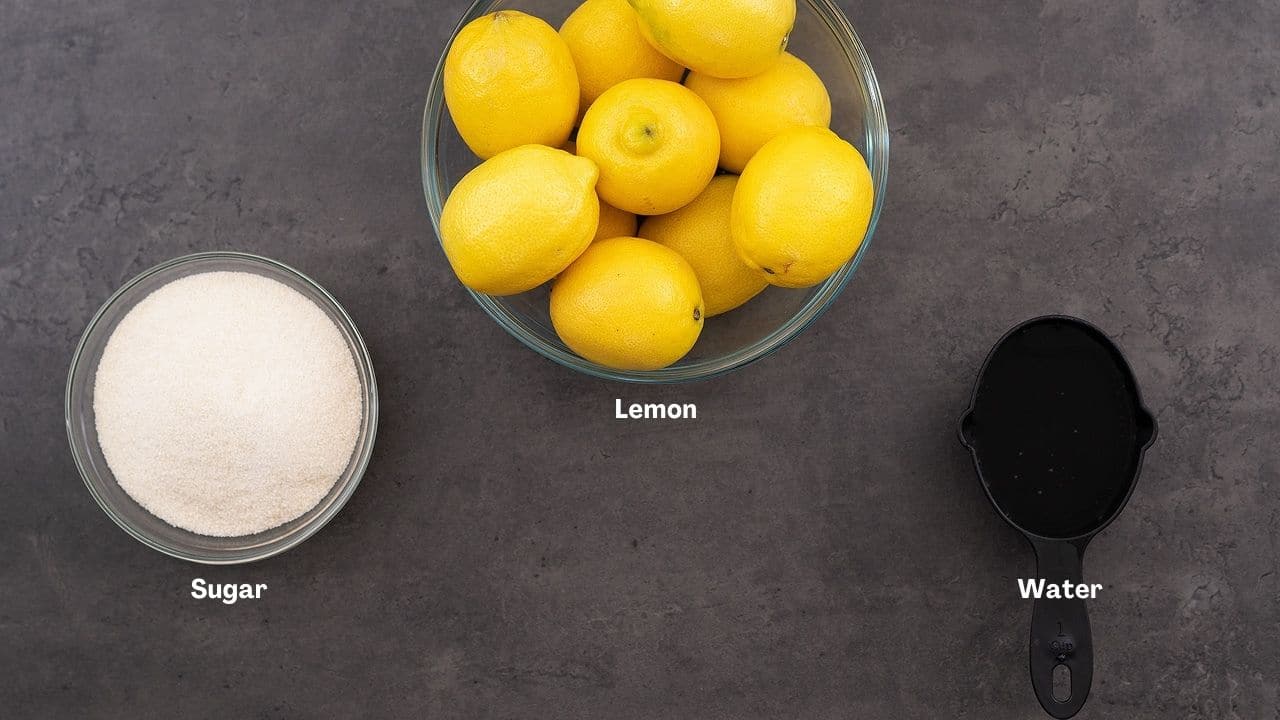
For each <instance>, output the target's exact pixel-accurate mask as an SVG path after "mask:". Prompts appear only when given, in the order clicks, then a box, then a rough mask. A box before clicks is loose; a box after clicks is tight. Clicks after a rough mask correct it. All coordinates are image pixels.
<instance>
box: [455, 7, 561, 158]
mask: <svg viewBox="0 0 1280 720" xmlns="http://www.w3.org/2000/svg"><path fill="white" fill-rule="evenodd" d="M444 99H445V103H446V104H447V105H448V106H449V114H450V116H451V117H452V118H453V124H454V125H456V126H457V128H458V134H459V135H461V136H462V139H463V140H465V141H466V143H467V146H468V147H470V148H471V150H472V152H474V153H475V154H476V155H479V156H480V157H481V158H490V157H493V156H494V155H497V154H498V153H500V152H502V151H503V150H509V149H511V148H513V147H518V146H520V145H528V144H539V145H548V146H551V147H558V146H560V145H563V144H564V141H565V140H568V139H569V133H570V132H572V130H573V124H574V121H576V120H577V118H578V74H577V71H576V70H575V69H574V66H573V56H572V55H570V53H569V47H568V46H567V45H565V44H564V40H562V39H561V38H560V36H559V35H558V34H557V33H556V31H555V28H552V27H551V26H550V25H548V24H546V23H545V22H543V21H542V20H539V19H538V18H535V17H532V16H530V15H526V14H524V13H522V12H518V11H516V10H501V11H498V12H495V13H490V14H488V15H485V16H483V17H479V18H476V19H475V20H472V21H471V22H469V23H467V26H466V27H464V28H462V30H460V31H459V32H458V36H457V37H456V38H454V40H453V44H452V45H451V46H450V47H449V53H448V55H446V56H445V60H444Z"/></svg>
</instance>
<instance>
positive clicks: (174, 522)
mask: <svg viewBox="0 0 1280 720" xmlns="http://www.w3.org/2000/svg"><path fill="white" fill-rule="evenodd" d="M66 422H67V434H68V438H69V440H70V443H71V451H72V455H73V457H74V459H75V462H76V466H77V467H78V468H79V470H80V475H81V477H83V479H84V482H85V485H86V486H88V488H89V491H90V493H92V494H93V497H94V499H95V500H97V502H98V504H99V505H100V506H101V507H102V509H103V510H104V511H105V512H106V513H107V515H108V516H110V517H111V519H112V520H114V521H115V522H116V524H118V525H119V526H120V527H121V528H123V529H124V530H125V531H126V532H128V533H129V534H130V535H132V536H133V537H135V538H136V539H138V540H139V541H141V542H142V543H144V544H146V545H148V546H150V547H152V548H154V549H156V550H159V551H160V552H163V553H165V554H168V555H171V556H173V557H177V558H181V559H184V560H190V561H193V562H200V563H209V564H233V563H244V562H251V561H254V560H260V559H263V558H266V557H270V556H272V555H276V554H278V553H282V552H284V551H285V550H288V549H290V548H292V547H294V546H296V545H298V544H299V543H301V542H302V541H304V540H306V539H307V538H309V537H311V536H312V535H314V534H315V533H316V532H317V531H319V530H320V528H322V527H324V525H325V524H326V523H328V522H329V520H331V519H332V518H333V517H334V516H335V515H336V514H337V513H338V511H339V510H341V508H342V506H343V505H344V504H346V502H347V500H348V499H349V498H350V497H351V495H352V493H353V492H354V491H355V489H356V486H357V485H358V484H359V483H360V479H361V477H362V476H363V475H364V471H365V468H366V466H367V465H368V463H369V458H370V456H371V454H372V451H373V443H374V436H375V435H376V432H377V424H378V392H377V385H376V382H375V379H374V373H373V366H372V363H371V361H370V358H369V352H368V350H367V348H366V347H365V344H364V341H363V340H362V339H361V337H360V333H359V332H358V331H357V330H356V326H355V323H354V322H352V320H351V318H350V316H348V315H347V313H346V312H345V311H344V310H343V309H342V307H341V306H340V305H339V304H338V302H337V301H336V300H335V299H334V298H333V297H332V296H331V295H329V293H327V292H326V291H325V290H324V289H323V288H322V287H320V285H319V284H317V283H316V282H314V281H313V280H311V279H310V278H308V277H307V276H305V275H303V274H302V273H300V272H298V271H297V270H294V269H293V268H291V267H289V266H287V265H284V264H282V263H279V262H276V261H274V260H270V259H267V258H263V257H258V256H255V255H249V254H245V253H235V252H210V253H199V254H196V255H188V256H185V257H180V258H177V259H175V260H171V261H169V262H166V263H162V264H160V265H158V266H156V267H154V268H151V269H150V270H147V271H146V272H144V273H142V274H141V275H139V276H138V277H136V278H134V279H133V280H130V281H129V282H128V283H126V284H125V285H124V287H122V288H120V290H118V291H117V292H116V293H115V294H114V295H113V296H112V297H111V298H110V299H109V300H108V301H107V302H106V304H105V305H103V306H102V308H101V309H100V310H99V311H98V312H97V314H96V315H94V317H93V319H92V320H91V321H90V322H89V325H88V327H87V328H86V330H85V332H84V335H83V337H82V338H81V340H80V344H79V346H78V347H77V349H76V352H75V355H74V357H73V359H72V361H71V370H70V373H69V375H68V378H67V392H66Z"/></svg>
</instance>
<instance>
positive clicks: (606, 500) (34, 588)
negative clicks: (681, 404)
mask: <svg viewBox="0 0 1280 720" xmlns="http://www.w3.org/2000/svg"><path fill="white" fill-rule="evenodd" d="M464 4H465V3H464V2H463V1H462V0H448V1H437V2H408V1H407V0H398V1H376V0H375V1H372V2H356V3H315V2H312V1H311V0H288V1H280V2H232V1H221V0H218V1H213V2H199V3H197V2H175V1H173V0H168V1H162V0H95V1H90V0H4V2H3V3H0V332H2V333H3V341H2V343H0V422H2V423H3V436H2V437H0V466H2V467H3V470H2V471H0V498H2V499H0V715H4V716H5V717H11V718H27V717H32V718H34V717H41V718H43V717H49V718H53V717H59V718H62V717H126V716H139V717H184V718H187V717H189V718H197V717H200V718H203V717H215V716H217V717H242V718H276V717H280V718H285V717H288V718H298V717H306V718H312V717H316V718H318V717H430V718H467V719H487V718H495V719H496V718H521V719H524V718H590V719H595V720H601V719H612V718H618V719H627V720H632V719H634V720H650V719H653V718H678V719H681V720H683V719H686V718H687V719H697V720H715V719H720V718H723V719H726V720H729V719H732V720H747V719H754V718H804V719H806V720H808V719H814V720H819V719H821V720H825V719H835V718H842V719H843V718H922V719H923V718H930V719H932V718H942V717H963V718H975V719H983V720H987V719H997V720H1003V719H1004V718H1036V717H1040V714H1039V711H1038V708H1037V707H1036V705H1035V701H1034V699H1033V698H1032V696H1031V693H1030V690H1029V687H1028V680H1027V677H1026V669H1025V667H1026V652H1027V651H1026V634H1027V627H1028V622H1029V607H1028V605H1027V604H1026V603H1024V602H1022V601H1020V600H1017V599H1016V598H1015V593H1014V590H1015V588H1014V580H1013V579H1014V578H1015V577H1018V576H1021V575H1026V574H1028V573H1030V572H1031V562H1032V561H1031V555H1030V553H1029V550H1028V548H1027V547H1026V546H1025V544H1024V542H1023V541H1022V539H1021V538H1020V537H1019V536H1017V535H1016V534H1015V533H1014V532H1013V531H1011V530H1009V529H1007V528H1006V527H1004V526H1002V525H1001V523H1000V522H999V521H998V520H997V519H996V517H995V516H994V515H993V513H992V512H991V511H990V509H989V508H988V506H987V505H986V502H985V500H984V498H983V496H982V495H981V492H980V490H979V487H978V485H977V484H976V482H975V479H974V475H973V471H972V469H971V467H970V466H969V464H968V461H967V458H966V457H965V455H964V454H963V453H962V451H961V449H960V447H959V446H958V445H957V442H956V439H955V433H954V427H955V421H956V419H957V416H958V415H959V414H960V411H961V409H962V407H963V406H964V404H965V402H966V399H967V393H968V391H969V388H970V385H971V383H972V380H973V378H974V374H975V372H976V369H977V367H978V365H979V363H980V361H981V359H982V357H983V355H984V354H985V352H986V350H987V349H988V348H989V347H990V345H991V343H992V342H993V341H994V340H995V339H996V338H997V337H998V336H999V335H1000V333H1001V332H1003V331H1004V330H1005V329H1006V328H1007V327H1008V326H1010V325H1012V324H1013V323H1015V322H1016V321H1019V320H1021V319H1024V318H1026V317H1028V316H1031V315H1035V314H1039V313H1046V312H1069V313H1075V314H1079V315H1082V316H1085V317H1088V318H1090V319H1091V320H1093V321H1095V322H1097V323H1098V324H1100V325H1101V326H1102V327H1104V328H1106V329H1107V330H1109V331H1110V332H1111V333H1112V334H1114V335H1115V336H1116V337H1117V338H1118V339H1119V341H1120V343H1121V344H1122V346H1123V347H1124V348H1125V350H1126V352H1127V353H1128V355H1129V357H1130V360H1131V362H1132V364H1133V366H1134V370H1135V372H1136V373H1137V375H1138V377H1139V379H1140V381H1141V383H1142V385H1143V388H1144V390H1145V393H1146V396H1147V400H1148V404H1149V405H1150V406H1151V407H1152V408H1153V410H1154V411H1155V412H1156V413H1157V415H1158V417H1159V421H1160V423H1161V426H1162V435H1161V439H1160V442H1159V443H1158V444H1157V445H1156V446H1155V448H1154V449H1153V451H1152V452H1151V454H1150V455H1149V456H1148V464H1147V468H1146V471H1145V473H1144V475H1143V478H1142V482H1141V485H1140V487H1139V490H1138V492H1137V494H1136V495H1135V496H1134V498H1133V502H1132V504H1131V505H1130V507H1129V509H1128V511H1127V512H1126V513H1125V514H1124V515H1123V516H1122V517H1121V519H1120V520H1119V521H1118V522H1117V523H1116V524H1115V525H1113V526H1112V527H1111V528H1110V529H1108V530H1107V531H1106V532H1105V533H1104V534H1103V535H1102V536H1101V537H1100V538H1099V539H1098V541H1097V542H1096V543H1095V544H1094V546H1093V547H1092V548H1091V550H1090V554H1089V558H1088V563H1087V565H1088V566H1087V568H1086V573H1087V575H1088V577H1089V578H1090V579H1091V580H1093V581H1095V582H1102V583H1105V584H1106V586H1107V589H1106V590H1105V591H1104V593H1103V594H1102V597H1101V598H1100V599H1099V600H1097V601H1096V602H1094V603H1092V605H1091V608H1092V612H1093V623H1094V625H1093V627H1094V632H1095V637H1096V638H1097V643H1098V649H1097V680H1096V682H1095V685H1094V696H1093V698H1092V700H1091V701H1090V705H1089V707H1088V708H1087V709H1086V710H1085V712H1084V713H1083V714H1082V715H1081V717H1083V718H1120V719H1124V720H1133V719H1137V718H1152V719H1155V718H1160V719H1167V718H1223V719H1226V718H1240V719H1243V720H1271V719H1273V718H1280V671H1277V667H1280V646H1278V645H1277V642H1276V638H1277V635H1278V634H1280V572H1278V570H1280V568H1278V567H1277V563H1278V561H1277V555H1278V554H1280V553H1278V552H1277V551H1278V550H1280V548H1278V545H1280V524H1278V523H1280V519H1278V518H1280V494H1278V493H1277V488H1276V475H1277V471H1280V450H1277V445H1278V444H1280V409H1278V401H1280V391H1278V389H1277V382H1276V378H1277V364H1278V363H1280V349H1278V348H1280V321H1278V319H1277V311H1276V297H1277V291H1278V288H1280V245H1277V238H1276V228H1277V226H1278V225H1280V184H1278V182H1277V177H1278V176H1280V161H1278V159H1277V158H1278V157H1280V153H1278V152H1277V151H1278V149H1280V137H1277V134H1278V133H1277V127H1278V125H1280V122H1278V121H1280V101H1278V100H1277V97H1276V92H1277V87H1278V86H1280V80H1277V74H1276V68H1277V67H1278V66H1280V51H1278V50H1277V48H1278V47H1280V5H1277V4H1276V3H1275V2H1271V1H1270V0H1268V1H1265V2H1264V1H1263V0H1255V1H1251V2H1249V1H1243V0H1235V1H1220V2H1203V1H1195V0H1140V1H1136V2H1135V1H1133V0H1119V1H1113V0H1088V1H1075V0H1070V1H1069V0H1056V1H1052V2H1019V3H1011V2H1008V1H1007V0H979V1H975V2H941V1H934V2H928V1H924V0H915V1H904V2H859V3H850V2H845V3H842V4H843V5H844V7H845V8H846V9H847V10H848V11H849V14H850V16H851V17H852V18H853V20H854V22H855V25H856V26H857V27H858V29H859V31H860V32H861V34H862V36H863V39H864V41H865V42H866V44H867V46H868V48H869V50H870V52H871V55H872V57H873V59H874V61H875V62H876V64H877V68H878V70H879V73H880V79H881V83H882V86H883V90H884V94H885V96H886V103H887V106H888V108H889V114H890V122H891V126H892V129H893V143H894V145H893V151H892V168H891V173H890V174H891V178H892V180H891V187H890V189H889V194H888V204H887V207H886V209H885V213H884V219H883V222H882V224H881V227H880V231H879V232H878V234H877V236H876V240H875V246H874V247H873V249H872V252H871V253H870V254H869V256H868V260H867V262H866V263H865V264H864V265H863V266H862V269H861V271H860V272H859V274H858V276H857V277H856V278H855V279H854V281H853V283H852V284H851V285H850V286H849V289H848V290H847V291H846V292H845V293H844V295H843V296H842V297H841V298H840V299H839V301H838V302H837V303H836V304H835V306H834V307H833V308H832V310H831V311H830V312H829V313H828V314H827V315H826V316H825V317H823V318H822V319H821V320H820V321H819V322H818V323H817V324H815V325H814V326H813V328H812V329H811V330H809V331H808V332H807V333H806V334H804V335H803V336H802V337H801V338H800V339H798V340H797V341H796V342H794V343H793V344H791V345H790V346H788V347H786V348H785V349H783V350H782V351H781V352H779V353H777V354H776V355H774V356H772V357H770V358H768V359H767V360H764V361H762V362H760V363H757V364H756V365H753V366H751V367H749V368H747V369H745V370H743V371H740V372H737V373H735V374H732V375H730V376H728V377H726V378H723V379H720V380H716V381H713V382H707V383H703V384H698V385H693V386H684V387H672V388H662V389H639V388H630V387H623V386H619V385H614V384H609V383H605V382H600V381H595V380H590V379H587V378H585V377H582V376H579V375H576V374H574V373H572V372H570V371H568V370H565V369H561V368H560V367H558V366H556V365H553V364H552V363H550V362H547V361H545V360H542V359H540V358H538V357H537V356H535V355H534V354H532V353H531V352H530V351H528V350H526V349H524V348H523V347H522V346H520V345H519V344H518V343H516V341H514V340H513V339H511V338H509V337H508V336H507V335H505V334H504V333H503V331H502V330H501V329H499V328H498V327H497V326H496V325H495V324H493V323H492V322H490V321H489V320H488V319H487V318H485V316H484V315H483V314H482V312H481V311H480V309H479V308H477V307H476V306H475V304H474V303H473V302H472V301H471V300H470V299H469V298H468V297H467V296H466V295H465V294H464V293H463V291H462V290H461V289H460V288H459V287H458V284H457V283H456V281H455V280H454V279H453V278H452V277H451V275H450V273H449V271H448V268H447V267H446V265H445V263H444V261H443V256H442V254H441V253H440V251H439V249H438V247H437V246H436V244H435V241H434V238H433V237H432V233H431V228H430V223H429V221H428V219H427V217H426V212H425V207H424V203H423V200H422V197H421V191H420V189H419V178H418V167H417V161H416V153H417V149H418V123H419V117H420V111H421V106H420V104H421V101H422V98H423V97H424V95H425V90H426V85H427V81H428V75H429V72H430V70H431V68H432V67H433V65H434V63H435V61H436V58H437V57H438V55H439V53H440V51H441V49H442V47H443V44H444V42H445V39H446V37H447V34H448V32H449V30H450V29H451V28H452V25H453V23H454V22H455V20H456V18H457V17H458V16H459V15H460V14H461V13H462V11H463V10H464ZM215 248H230V249H242V250H250V251H256V252H260V253H264V254H267V255H270V256H273V257H276V258H279V259H281V260H283V261H285V262H288V263H291V264H294V265H296V266H298V267H299V268H301V269H303V270H304V271H305V272H308V273H310V274H312V275H313V276H314V277H316V278H318V279H319V280H320V281H321V282H322V283H324V284H325V285H326V286H327V287H328V288H329V289H330V290H331V291H332V292H334V294H335V295H337V296H338V297H339V298H340V299H341V300H342V301H343V303H345V305H346V307H347V308H348V310H350V311H351V313H352V315H353V316H354V317H355V318H356V320H357V321H358V323H359V324H360V327H361V328H362V330H363V332H364V335H365V338H366V340H367V341H368V342H369V344H370V346H371V349H372V352H373V355H374V359H375V362H376V365H377V370H378V374H379V380H380V384H381V390H382V398H383V401H384V406H383V412H382V432H381V435H380V437H379V443H378V447H377V451H376V454H375V458H374V462H373V464H372V466H371V468H370V470H369V473H368V475H367V476H366V478H365V480H364V483H363V485H362V486H361V487H360V490H359V492H358V493H356V495H355V497H354V499H353V500H352V501H351V503H350V504H349V505H348V506H347V508H346V509H345V510H344V511H343V512H342V513H341V514H340V516H339V517H338V518H337V519H336V521H335V522H334V523H333V524H332V525H331V526H330V527H328V528H327V529H325V530H324V531H323V532H321V533H320V534H319V535H317V536H316V537H315V538H313V539H312V540H310V541H308V542H307V543H306V544H304V545H302V546H301V547H299V548H297V549H296V550H294V551H292V552H289V553H288V554H286V555H284V556H281V557H278V558H275V559H272V560H269V561H266V562H263V563H260V564H257V565H252V566H248V567H240V568H223V569H208V568H201V567H197V566H194V565H189V564H186V563H183V562H180V561H177V560H172V559H169V558H166V557H164V556H161V555H160V554H158V553H155V552H152V551H150V550H148V549H146V548H144V547H143V546H142V545H140V544H138V543H137V542H135V541H134V540H132V539H130V538H129V537H128V536H126V535H125V534H124V533H123V532H121V531H120V530H118V529H117V528H116V527H115V526H114V525H113V524H112V523H111V521H110V520H108V519H107V517H106V516H105V515H103V513H102V512H101V511H100V510H99V509H98V508H97V507H96V505H95V504H94V502H93V500H92V499H91V498H90V497H89V494H88V493H87V492H86V491H85V489H84V487H83V485H82V484H81V482H80V479H79V478H78V477H77V474H76V471H75V468H74V467H73V465H72V462H71V459H70V456H69V453H68V451H67V449H66V439H65V434H64V431H63V425H62V404H61V393H62V388H63V382H64V373H65V369H66V367H67V364H68V361H69V359H70V355H71V351H72V348H73V346H74V343H75V341H76V340H77V337H78V335H79V333H80V332H81V330H82V329H83V327H84V325H85V323H86V321H87V320H88V318H89V316H90V314H91V313H92V312H93V311H94V310H95V309H96V308H97V307H98V305H99V304H100V303H101V302H102V301H103V300H105V299H106V297H107V296H108V295H109V294H110V293H111V292H112V291H113V290H114V289H115V288H116V287H118V286H119V285H120V284H121V283H122V282H123V281H125V280H126V279H127V278H129V277H131V276H132V275H134V274H136V273H138V272H139V271H141V270H143V269H145V268H147V267H149V266H150V265H152V264H154V263H156V262H158V261H161V260H164V259H167V258H170V257H174V256H176V255H179V254H184V253H187V252H189V251H195V250H202V249H215ZM618 396H620V397H624V398H626V399H627V400H639V401H654V400H667V401H676V400H678V401H696V402H697V403H698V404H699V408H700V414H701V418H700V419H699V420H698V421H697V422H692V423H685V424H620V423H618V422H616V421H614V420H612V419H611V415H612V406H613V399H614V397H618ZM193 576H203V577H205V578H209V579H216V580H222V581H240V582H267V583H269V584H270V586H271V589H270V591H269V593H268V595H267V598H266V599H265V600H262V601H260V602H256V603H247V602H246V603H241V604H237V605H235V606H233V607H226V606H222V605H217V604H212V603H208V602H200V603H198V602H195V601H193V600H191V599H190V598H189V596H188V594H187V593H188V584H189V582H190V580H191V578H192V577H193Z"/></svg>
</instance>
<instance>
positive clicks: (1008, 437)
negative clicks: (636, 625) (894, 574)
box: [960, 316, 1156, 718]
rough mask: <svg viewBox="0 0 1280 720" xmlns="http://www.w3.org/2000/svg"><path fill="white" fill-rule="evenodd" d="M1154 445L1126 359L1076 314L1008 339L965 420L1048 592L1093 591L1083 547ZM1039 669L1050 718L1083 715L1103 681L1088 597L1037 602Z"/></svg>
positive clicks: (989, 485)
mask: <svg viewBox="0 0 1280 720" xmlns="http://www.w3.org/2000/svg"><path fill="white" fill-rule="evenodd" d="M1155 437H1156V422H1155V419H1154V418H1153V417H1152V415H1151V412H1150V411H1148V410H1147V409H1146V408H1145V407H1144V406H1143V405H1142V399H1141V396H1140V395H1139V393H1138V384H1137V382H1136V381H1135V380H1134V377H1133V372H1132V370H1130V369H1129V364H1128V363H1127V362H1125V359H1124V356H1123V355H1121V354H1120V350H1119V349H1118V348H1117V347H1116V346H1115V345H1114V344H1113V343H1112V342H1111V340H1110V339H1109V338H1108V337H1107V336H1106V335H1105V334H1104V333H1103V332H1102V331H1100V330H1098V329H1097V328H1095V327H1094V326H1092V325H1090V324H1089V323H1086V322H1085V321H1083V320H1079V319H1077V318H1072V317H1066V316H1047V317H1040V318H1035V319H1033V320H1028V321H1027V322H1025V323H1022V324H1021V325H1018V326H1017V327H1015V328H1013V329H1012V330H1010V331H1009V332H1008V333H1006V334H1005V336H1004V337H1003V338H1001V339H1000V341H999V342H998V343H996V345H995V347H994V348H992V350H991V354H990V355H988V356H987V360H986V362H985V363H984V364H983V367H982V372H981V373H980V374H979V375H978V381H977V384H976V385H975V387H974V390H973V399H972V402H971V403H970V405H969V410H968V411H967V412H966V413H965V414H964V417H963V418H962V419H961V421H960V439H961V441H962V442H963V443H964V445H965V447H967V448H969V451H970V453H971V454H972V456H973V463H974V467H975V468H976V469H977V471H978V478H979V480H981V482H982V487H983V488H984V489H985V490H986V493H987V497H988V499H990V500H991V504H992V505H993V506H994V507H995V509H996V511H997V512H999V513H1000V515H1001V517H1003V518H1004V519H1005V521H1007V522H1008V523H1009V524H1010V525H1012V526H1013V527H1014V528H1015V529H1017V530H1018V531H1020V532H1021V533H1022V534H1023V535H1025V536H1026V537H1027V540H1028V541H1030V543H1031V546H1032V547H1033V548H1034V549H1035V553H1036V559H1037V566H1038V567H1037V571H1038V572H1037V578H1038V579H1041V580H1044V581H1045V585H1046V587H1047V586H1048V585H1049V584H1057V585H1059V586H1061V583H1062V582H1064V581H1066V582H1069V583H1071V584H1072V585H1073V586H1077V585H1080V584H1082V583H1083V581H1084V574H1083V559H1084V551H1085V547H1086V546H1088V544H1089V541H1090V540H1092V539H1093V537H1094V536H1095V535H1097V534H1098V533H1099V532H1100V531H1101V530H1102V529H1103V528H1105V527H1106V526H1107V525H1109V524H1110V523H1111V521H1112V520H1114V519H1115V518H1116V516H1117V515H1119V514H1120V511H1121V510H1123V509H1124V506H1125V503H1127V502H1128V500H1129V496H1130V494H1131V493H1132V492H1133V487H1134V485H1135V484H1136V483H1137V480H1138V474H1139V472H1140V470H1141V468H1142V457H1143V454H1144V453H1145V452H1146V450H1147V448H1149V447H1150V446H1151V443H1152V442H1154V441H1155ZM1062 594H1065V593H1062ZM1073 594H1074V593H1073ZM1030 664H1031V685H1032V687H1033V688H1034V690H1035V693H1036V698H1037V699H1038V700H1039V701H1040V705H1041V706H1042V707H1044V709H1045V711H1046V712H1048V713H1049V714H1050V715H1052V716H1053V717H1055V718H1069V717H1072V716H1074V715H1075V714H1076V713H1078V712H1079V711H1080V708H1081V707H1083V706H1084V702H1085V700H1086V699H1087V698H1088V695H1089V687H1090V685H1091V684H1092V682H1093V638H1092V635H1091V633H1090V631H1089V614H1088V611H1087V610H1086V608H1085V601H1084V600H1083V599H1081V598H1080V597H1078V596H1077V597H1072V598H1070V599H1067V598H1054V599H1047V598H1044V597H1041V598H1040V599H1037V600H1035V605H1034V608H1033V610H1032V614H1031V663H1030Z"/></svg>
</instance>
